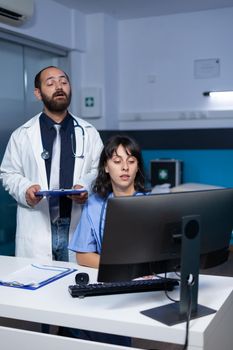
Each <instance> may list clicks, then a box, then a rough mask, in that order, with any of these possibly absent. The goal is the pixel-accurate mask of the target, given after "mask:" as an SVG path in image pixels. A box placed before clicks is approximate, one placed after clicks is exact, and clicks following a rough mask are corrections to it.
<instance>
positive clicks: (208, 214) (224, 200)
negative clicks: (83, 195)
mask: <svg viewBox="0 0 233 350" xmlns="http://www.w3.org/2000/svg"><path fill="white" fill-rule="evenodd" d="M193 217H194V218H195V217H198V218H199V224H200V257H201V265H200V266H201V267H202V268H205V267H211V266H214V265H218V264H220V263H222V262H224V261H226V259H227V256H228V248H229V242H230V239H231V233H232V228H233V189H213V190H203V191H192V192H177V193H168V194H151V195H143V196H132V197H131V196H130V197H115V198H111V199H109V201H108V206H107V213H106V222H105V228H104V237H103V244H102V252H101V258H100V266H99V272H98V281H101V282H112V281H123V280H130V279H133V278H135V277H139V276H143V275H146V274H151V273H153V272H154V273H163V272H168V271H174V270H176V269H177V266H178V265H179V263H180V252H181V242H182V224H183V220H184V219H187V218H188V219H189V218H190V220H191V223H192V218H193ZM189 253H190V254H193V252H192V245H191V246H190V252H189Z"/></svg>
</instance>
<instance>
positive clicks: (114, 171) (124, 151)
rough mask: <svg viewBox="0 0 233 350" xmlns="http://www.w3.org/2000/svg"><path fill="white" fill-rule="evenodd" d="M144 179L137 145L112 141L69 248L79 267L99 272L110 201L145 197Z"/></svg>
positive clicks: (119, 138)
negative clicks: (96, 269) (74, 255)
mask: <svg viewBox="0 0 233 350" xmlns="http://www.w3.org/2000/svg"><path fill="white" fill-rule="evenodd" d="M144 183H145V176H144V169H143V160H142V154H141V151H140V148H139V146H138V144H137V143H136V142H135V141H134V140H133V139H131V138H129V137H128V136H113V137H112V138H110V139H109V140H108V141H107V142H106V144H105V146H104V148H103V150H102V153H101V155H100V160H99V167H98V175H97V178H96V181H95V183H94V186H93V194H92V195H91V196H90V198H89V199H88V201H87V202H86V204H85V205H84V208H83V211H82V215H81V219H80V222H79V224H78V226H77V229H76V231H75V232H74V235H73V238H72V240H71V242H70V244H69V249H71V250H73V251H75V252H76V258H77V262H78V264H79V265H84V266H88V267H94V268H98V266H99V260H100V253H101V245H102V237H103V229H104V222H105V214H106V207H107V201H108V198H110V197H113V196H132V195H143V194H144V193H145V187H144Z"/></svg>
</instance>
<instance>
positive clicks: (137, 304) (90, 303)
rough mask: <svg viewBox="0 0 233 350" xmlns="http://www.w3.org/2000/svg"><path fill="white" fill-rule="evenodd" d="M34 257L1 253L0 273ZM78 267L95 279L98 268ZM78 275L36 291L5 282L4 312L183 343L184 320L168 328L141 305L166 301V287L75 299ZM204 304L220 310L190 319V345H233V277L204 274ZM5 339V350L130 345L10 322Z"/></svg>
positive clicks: (0, 291) (212, 349)
mask: <svg viewBox="0 0 233 350" xmlns="http://www.w3.org/2000/svg"><path fill="white" fill-rule="evenodd" d="M30 262H32V260H29V259H22V258H13V257H4V256H0V274H1V275H2V274H6V273H10V272H12V271H15V270H17V269H19V268H21V267H23V266H25V265H27V264H28V263H30ZM33 262H35V261H34V260H33ZM54 264H57V265H59V264H60V265H62V266H64V265H68V266H75V265H74V264H68V263H67V264H66V263H57V262H56V263H55V262H54ZM76 267H77V266H76ZM79 271H86V272H88V273H89V275H90V280H91V282H94V281H95V280H96V271H95V270H94V269H88V268H83V267H80V268H79ZM74 275H75V274H71V275H68V276H66V277H64V278H62V279H60V280H57V281H55V282H53V283H51V284H48V285H47V286H44V287H42V288H40V289H38V290H36V291H30V290H20V289H16V288H10V287H3V286H0V317H6V318H9V319H16V320H26V321H30V322H38V323H47V324H51V325H57V326H67V327H74V328H81V329H88V330H95V331H100V332H106V333H113V334H121V335H126V336H131V337H135V338H142V339H149V340H157V341H163V342H170V343H177V344H183V343H184V337H185V324H184V323H182V324H178V325H175V326H172V327H168V326H165V325H163V324H161V323H159V322H157V321H154V320H152V319H150V318H149V317H146V316H144V315H142V314H140V311H141V310H145V309H149V308H152V307H155V306H159V305H162V304H167V303H168V299H167V298H166V296H165V294H164V293H163V292H149V293H135V294H123V295H111V296H99V297H87V298H84V299H78V298H72V297H71V296H70V295H69V293H68V290H67V287H68V285H70V284H74ZM171 296H172V297H174V298H177V297H178V291H174V292H172V294H171ZM199 303H200V304H203V305H206V306H208V307H211V308H214V309H217V310H218V312H217V313H216V314H214V315H209V316H205V317H202V318H200V319H196V320H192V321H191V322H190V333H189V348H188V349H189V350H201V349H204V350H219V349H222V350H232V344H233V332H232V324H233V278H230V277H216V276H200V289H199ZM0 339H1V344H4V350H11V349H15V346H17V348H19V349H24V350H29V349H30V350H31V349H32V344H33V350H42V349H43V350H53V349H56V350H77V349H82V350H93V349H96V350H98V349H106V350H113V349H116V348H119V349H129V348H125V347H116V346H112V345H105V344H98V343H94V342H86V341H82V340H78V339H70V338H63V337H58V336H56V335H51V334H44V333H39V332H31V331H27V330H20V329H15V328H8V327H5V326H1V327H0ZM79 345H80V346H79ZM1 348H2V347H1Z"/></svg>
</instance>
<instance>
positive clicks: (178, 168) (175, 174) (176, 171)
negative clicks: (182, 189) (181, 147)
mask: <svg viewBox="0 0 233 350" xmlns="http://www.w3.org/2000/svg"><path fill="white" fill-rule="evenodd" d="M150 179H151V187H154V186H160V185H163V184H169V185H170V187H174V186H178V185H180V184H181V183H182V182H183V162H182V161H181V160H178V159H163V158H161V159H154V160H151V161H150Z"/></svg>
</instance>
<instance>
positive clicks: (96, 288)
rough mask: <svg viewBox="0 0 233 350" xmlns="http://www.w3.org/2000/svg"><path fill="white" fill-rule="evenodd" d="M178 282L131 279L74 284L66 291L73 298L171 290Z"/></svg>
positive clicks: (162, 279) (171, 280) (167, 279)
mask: <svg viewBox="0 0 233 350" xmlns="http://www.w3.org/2000/svg"><path fill="white" fill-rule="evenodd" d="M178 284H179V283H178V281H177V280H176V279H170V278H161V279H160V278H159V279H147V280H146V279H144V280H133V281H126V282H111V283H92V284H86V285H81V284H75V285H70V286H69V287H68V291H69V293H70V294H71V296H72V297H73V298H77V297H78V298H84V297H87V296H97V295H109V294H123V293H139V292H151V291H161V290H166V291H171V290H173V288H174V287H175V286H177V285H178Z"/></svg>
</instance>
